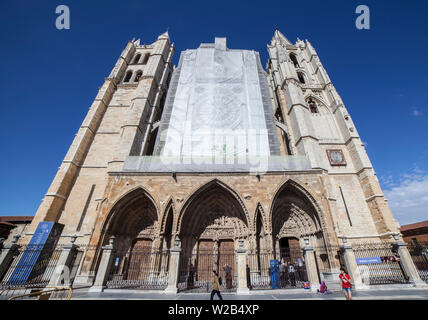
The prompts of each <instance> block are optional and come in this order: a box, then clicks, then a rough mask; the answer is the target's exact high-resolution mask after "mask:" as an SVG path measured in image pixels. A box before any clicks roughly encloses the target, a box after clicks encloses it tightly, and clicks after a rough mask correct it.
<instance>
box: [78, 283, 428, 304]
mask: <svg viewBox="0 0 428 320" xmlns="http://www.w3.org/2000/svg"><path fill="white" fill-rule="evenodd" d="M222 296H223V298H224V300H226V301H227V300H241V301H245V300H345V298H344V296H343V294H342V293H341V292H333V293H331V294H326V295H321V294H317V293H312V292H307V291H305V290H304V289H292V290H263V291H253V292H251V294H250V295H237V294H235V293H223V294H222ZM209 297H210V295H209V293H179V294H177V295H174V294H165V293H161V292H156V291H139V290H106V291H104V292H101V293H93V292H88V290H87V289H77V290H74V291H73V296H72V298H71V299H72V300H100V299H102V300H208V299H209ZM353 298H354V300H428V288H400V287H395V288H394V287H389V288H388V287H381V286H380V287H379V288H375V289H369V290H363V291H354V292H353ZM215 299H217V297H216V298H215Z"/></svg>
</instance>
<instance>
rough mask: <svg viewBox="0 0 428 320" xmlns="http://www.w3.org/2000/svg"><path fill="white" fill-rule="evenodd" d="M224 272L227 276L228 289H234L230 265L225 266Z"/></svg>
mask: <svg viewBox="0 0 428 320" xmlns="http://www.w3.org/2000/svg"><path fill="white" fill-rule="evenodd" d="M223 270H224V272H225V274H226V288H227V289H232V268H231V267H230V266H229V265H228V264H225V265H224V268H223Z"/></svg>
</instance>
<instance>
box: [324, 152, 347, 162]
mask: <svg viewBox="0 0 428 320" xmlns="http://www.w3.org/2000/svg"><path fill="white" fill-rule="evenodd" d="M327 157H328V160H329V161H330V164H331V165H332V166H346V160H345V156H344V155H343V151H342V150H327Z"/></svg>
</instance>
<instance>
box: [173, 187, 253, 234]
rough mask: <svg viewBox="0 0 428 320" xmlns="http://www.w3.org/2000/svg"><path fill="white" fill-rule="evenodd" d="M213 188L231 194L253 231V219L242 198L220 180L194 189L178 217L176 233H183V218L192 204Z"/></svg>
mask: <svg viewBox="0 0 428 320" xmlns="http://www.w3.org/2000/svg"><path fill="white" fill-rule="evenodd" d="M212 187H218V188H220V190H224V191H225V192H226V193H229V194H230V195H231V196H232V197H233V198H234V199H235V200H236V201H237V203H239V207H240V208H241V209H242V212H243V215H244V218H245V219H244V222H245V223H246V225H247V227H248V228H249V229H251V218H250V215H249V213H248V210H247V208H246V207H245V204H244V201H242V198H241V196H240V195H239V194H238V193H237V192H236V191H235V190H233V189H232V188H231V187H229V186H228V185H227V184H226V183H224V182H222V181H221V180H219V179H213V180H211V181H209V182H208V183H205V184H204V185H202V186H199V187H198V188H196V189H194V190H193V192H192V193H191V194H190V196H188V198H187V199H186V201H185V202H184V205H183V206H182V208H181V210H180V213H179V215H178V219H177V225H176V229H175V231H176V233H177V234H179V233H180V232H181V228H182V222H183V217H184V216H185V215H186V212H187V211H188V209H189V207H190V206H191V204H192V203H193V202H194V201H195V200H196V199H197V198H198V197H199V196H200V195H201V194H203V193H204V192H206V191H207V190H209V188H212Z"/></svg>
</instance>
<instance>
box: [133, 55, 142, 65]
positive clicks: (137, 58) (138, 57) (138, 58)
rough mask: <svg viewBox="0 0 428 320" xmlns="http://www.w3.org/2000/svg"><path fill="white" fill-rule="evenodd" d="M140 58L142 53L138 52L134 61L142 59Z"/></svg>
mask: <svg viewBox="0 0 428 320" xmlns="http://www.w3.org/2000/svg"><path fill="white" fill-rule="evenodd" d="M140 58H141V54H137V55H136V56H135V59H134V63H138V61H140Z"/></svg>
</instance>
